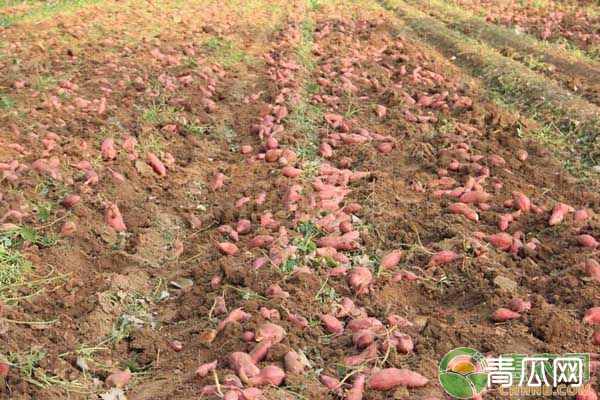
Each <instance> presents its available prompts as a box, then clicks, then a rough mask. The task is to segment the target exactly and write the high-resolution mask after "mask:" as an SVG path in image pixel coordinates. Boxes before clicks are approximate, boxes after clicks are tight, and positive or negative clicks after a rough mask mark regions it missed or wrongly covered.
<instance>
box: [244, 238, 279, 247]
mask: <svg viewBox="0 0 600 400" xmlns="http://www.w3.org/2000/svg"><path fill="white" fill-rule="evenodd" d="M274 240H275V238H274V237H273V236H270V235H256V236H255V237H254V238H252V239H251V240H250V241H249V242H248V244H247V245H246V248H247V249H248V250H252V249H254V248H257V247H259V248H266V247H269V246H270V245H271V243H273V241H274Z"/></svg>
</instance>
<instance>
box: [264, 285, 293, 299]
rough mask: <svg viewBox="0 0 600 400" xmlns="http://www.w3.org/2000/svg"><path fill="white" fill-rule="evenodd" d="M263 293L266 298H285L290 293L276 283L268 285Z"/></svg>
mask: <svg viewBox="0 0 600 400" xmlns="http://www.w3.org/2000/svg"><path fill="white" fill-rule="evenodd" d="M265 295H266V296H267V297H268V298H274V297H277V298H280V299H287V298H288V297H290V294H289V293H288V292H286V291H285V290H283V289H282V288H281V286H279V285H277V284H273V285H271V286H269V287H268V288H267V290H266V291H265Z"/></svg>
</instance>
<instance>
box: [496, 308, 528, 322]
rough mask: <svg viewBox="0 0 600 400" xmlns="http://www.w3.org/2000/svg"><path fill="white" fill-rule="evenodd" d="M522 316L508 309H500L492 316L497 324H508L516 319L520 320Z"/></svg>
mask: <svg viewBox="0 0 600 400" xmlns="http://www.w3.org/2000/svg"><path fill="white" fill-rule="evenodd" d="M520 316H521V314H519V313H518V312H514V311H512V310H509V309H508V308H499V309H497V310H496V311H495V312H494V314H493V315H492V319H493V320H494V321H496V322H506V321H510V320H513V319H515V318H519V317H520Z"/></svg>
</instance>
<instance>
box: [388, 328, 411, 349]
mask: <svg viewBox="0 0 600 400" xmlns="http://www.w3.org/2000/svg"><path fill="white" fill-rule="evenodd" d="M393 336H394V338H395V339H396V340H397V344H396V350H398V351H399V352H400V353H404V354H408V353H410V352H412V351H413V348H414V344H413V340H412V338H411V337H410V336H408V335H407V334H406V333H402V332H398V331H394V334H393Z"/></svg>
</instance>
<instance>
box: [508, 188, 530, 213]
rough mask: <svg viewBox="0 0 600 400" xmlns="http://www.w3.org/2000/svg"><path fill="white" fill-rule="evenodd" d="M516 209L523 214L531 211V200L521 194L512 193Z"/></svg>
mask: <svg viewBox="0 0 600 400" xmlns="http://www.w3.org/2000/svg"><path fill="white" fill-rule="evenodd" d="M512 196H513V200H514V202H515V207H516V208H517V209H518V210H521V211H523V212H529V210H531V200H529V197H527V196H525V195H524V194H523V193H521V192H512Z"/></svg>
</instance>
